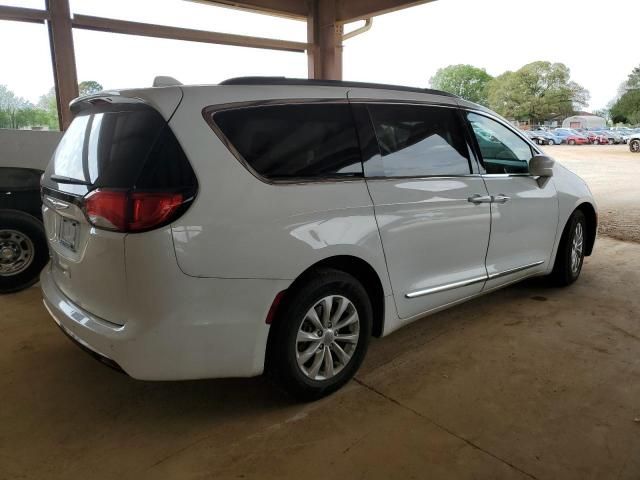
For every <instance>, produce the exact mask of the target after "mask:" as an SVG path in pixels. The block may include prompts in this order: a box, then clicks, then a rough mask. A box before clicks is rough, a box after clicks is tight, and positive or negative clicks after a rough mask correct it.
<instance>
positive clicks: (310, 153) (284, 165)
mask: <svg viewBox="0 0 640 480" xmlns="http://www.w3.org/2000/svg"><path fill="white" fill-rule="evenodd" d="M214 120H215V123H216V125H217V126H218V127H219V128H220V130H221V131H222V133H223V134H224V135H225V136H226V137H227V139H228V140H229V141H230V142H231V144H232V145H233V146H234V147H235V149H236V150H237V151H238V152H239V153H240V155H242V157H243V158H244V160H245V161H246V162H247V163H248V164H249V165H250V166H251V167H252V168H253V169H254V170H255V171H256V172H258V173H259V174H260V175H262V176H264V177H266V178H271V179H287V178H322V177H325V178H326V177H344V176H347V177H348V176H361V175H362V163H361V159H360V149H359V147H358V140H357V137H356V131H355V127H354V125H353V119H352V116H351V112H350V110H349V105H347V104H326V105H321V104H298V105H277V106H270V107H250V108H242V109H235V110H227V111H221V112H218V113H216V114H215V115H214Z"/></svg>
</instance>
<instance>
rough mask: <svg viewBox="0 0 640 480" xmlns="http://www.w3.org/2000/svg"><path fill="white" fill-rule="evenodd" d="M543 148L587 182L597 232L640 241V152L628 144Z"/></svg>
mask: <svg viewBox="0 0 640 480" xmlns="http://www.w3.org/2000/svg"><path fill="white" fill-rule="evenodd" d="M545 151H546V152H547V153H548V154H549V155H551V156H552V157H554V158H555V159H556V160H557V161H558V162H560V163H562V164H563V165H565V166H566V167H567V168H569V169H570V170H572V171H574V172H576V173H577V174H578V175H580V176H581V177H582V178H584V179H585V180H586V182H587V183H588V184H589V187H590V188H591V191H592V192H593V195H594V197H595V199H596V202H598V210H599V212H598V213H599V226H600V233H603V234H605V235H608V236H611V237H614V238H619V239H621V240H628V241H634V242H640V184H639V182H638V180H639V179H640V154H637V153H631V152H630V151H629V147H628V146H627V145H575V146H567V145H558V146H549V147H545Z"/></svg>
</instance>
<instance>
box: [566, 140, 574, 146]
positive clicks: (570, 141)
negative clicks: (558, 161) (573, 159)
mask: <svg viewBox="0 0 640 480" xmlns="http://www.w3.org/2000/svg"><path fill="white" fill-rule="evenodd" d="M567 143H568V144H569V145H575V144H576V141H575V140H569V141H568V142H567Z"/></svg>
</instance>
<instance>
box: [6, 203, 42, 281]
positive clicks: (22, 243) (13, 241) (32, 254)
mask: <svg viewBox="0 0 640 480" xmlns="http://www.w3.org/2000/svg"><path fill="white" fill-rule="evenodd" d="M48 259H49V250H48V247H47V239H46V236H45V233H44V227H43V225H42V222H40V221H39V220H38V219H37V218H35V217H33V216H31V215H29V214H27V213H24V212H20V211H17V210H0V293H11V292H17V291H18V290H22V289H24V288H27V287H29V286H31V285H33V284H34V283H36V282H37V281H38V277H39V275H40V271H41V270H42V267H44V266H45V264H46V263H47V261H48Z"/></svg>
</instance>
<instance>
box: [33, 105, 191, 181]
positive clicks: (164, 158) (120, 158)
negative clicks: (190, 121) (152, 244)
mask: <svg viewBox="0 0 640 480" xmlns="http://www.w3.org/2000/svg"><path fill="white" fill-rule="evenodd" d="M128 108H129V109H127V110H116V111H95V112H89V113H85V114H82V115H79V116H77V117H76V118H75V119H74V120H73V122H72V123H71V126H70V127H69V129H68V130H67V132H66V133H65V135H64V137H63V138H62V140H61V141H60V144H59V145H58V148H57V149H56V151H55V153H54V156H53V159H52V161H51V162H50V164H49V166H48V167H47V171H46V173H45V183H46V184H48V186H51V187H54V188H55V187H56V186H57V188H58V189H63V190H68V191H70V192H73V193H82V192H81V191H80V189H79V188H78V185H75V186H74V184H73V183H60V184H59V185H57V183H58V182H56V177H62V178H66V179H70V180H77V181H79V182H85V183H87V184H88V187H90V188H93V187H107V188H145V189H150V188H151V189H153V188H162V189H166V188H181V187H193V186H195V184H196V180H195V175H194V173H193V170H192V169H191V166H190V165H189V162H188V160H187V158H186V156H185V154H184V152H183V150H182V148H181V147H180V145H179V143H178V141H177V139H176V138H175V136H174V135H173V132H172V131H171V129H170V128H169V126H168V125H167V124H166V122H165V120H164V118H162V116H161V115H160V114H159V113H158V112H156V111H155V110H153V109H152V108H150V107H147V106H130V107H128ZM52 176H53V178H52Z"/></svg>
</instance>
